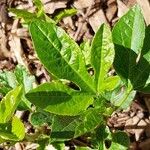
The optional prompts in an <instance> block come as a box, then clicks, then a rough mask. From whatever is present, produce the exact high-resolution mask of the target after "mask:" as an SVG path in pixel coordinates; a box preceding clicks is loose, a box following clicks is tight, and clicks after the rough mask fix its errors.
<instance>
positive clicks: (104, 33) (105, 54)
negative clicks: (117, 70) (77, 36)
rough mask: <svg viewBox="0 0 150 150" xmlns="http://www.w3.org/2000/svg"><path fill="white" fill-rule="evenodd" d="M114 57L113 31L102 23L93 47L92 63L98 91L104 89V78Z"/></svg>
mask: <svg viewBox="0 0 150 150" xmlns="http://www.w3.org/2000/svg"><path fill="white" fill-rule="evenodd" d="M113 59H114V46H113V42H112V37H111V31H110V29H109V27H108V26H106V25H104V24H103V25H102V26H101V27H100V28H99V30H98V31H97V32H96V34H95V36H94V39H93V42H92V47H91V63H92V66H93V67H94V74H95V85H96V89H97V92H100V91H101V90H102V86H103V82H104V79H105V78H106V77H107V72H108V70H109V69H110V67H111V65H112V63H113Z"/></svg>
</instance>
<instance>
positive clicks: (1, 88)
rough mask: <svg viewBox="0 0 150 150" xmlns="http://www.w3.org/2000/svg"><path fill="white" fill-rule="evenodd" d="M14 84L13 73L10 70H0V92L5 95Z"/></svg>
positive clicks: (15, 83)
mask: <svg viewBox="0 0 150 150" xmlns="http://www.w3.org/2000/svg"><path fill="white" fill-rule="evenodd" d="M16 85H17V82H16V80H15V75H14V74H13V73H12V72H10V71H0V93H2V94H3V95H6V94H7V93H8V92H9V91H10V90H11V89H13V88H14V87H16Z"/></svg>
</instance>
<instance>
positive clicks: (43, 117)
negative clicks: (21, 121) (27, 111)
mask: <svg viewBox="0 0 150 150" xmlns="http://www.w3.org/2000/svg"><path fill="white" fill-rule="evenodd" d="M51 122H52V115H51V114H50V113H48V112H45V111H42V112H41V111H40V112H39V111H38V112H35V113H32V114H31V116H30V123H31V124H32V125H33V126H42V125H44V124H49V125H50V124H51Z"/></svg>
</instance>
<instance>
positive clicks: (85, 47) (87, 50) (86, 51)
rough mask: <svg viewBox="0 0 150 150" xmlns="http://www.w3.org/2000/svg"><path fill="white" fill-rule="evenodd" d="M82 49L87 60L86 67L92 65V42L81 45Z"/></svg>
mask: <svg viewBox="0 0 150 150" xmlns="http://www.w3.org/2000/svg"><path fill="white" fill-rule="evenodd" d="M80 48H81V50H82V53H83V55H84V58H85V62H86V65H91V60H90V59H91V46H90V41H89V40H85V41H84V42H83V43H81V44H80Z"/></svg>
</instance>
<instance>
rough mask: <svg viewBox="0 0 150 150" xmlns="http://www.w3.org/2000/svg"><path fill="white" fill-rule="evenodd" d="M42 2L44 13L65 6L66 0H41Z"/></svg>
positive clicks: (52, 11) (50, 12) (49, 12)
mask: <svg viewBox="0 0 150 150" xmlns="http://www.w3.org/2000/svg"><path fill="white" fill-rule="evenodd" d="M42 2H43V4H44V10H45V13H48V14H53V13H54V11H55V10H56V9H60V8H66V5H67V0H63V1H61V0H57V1H50V0H49V1H47V0H42Z"/></svg>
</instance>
